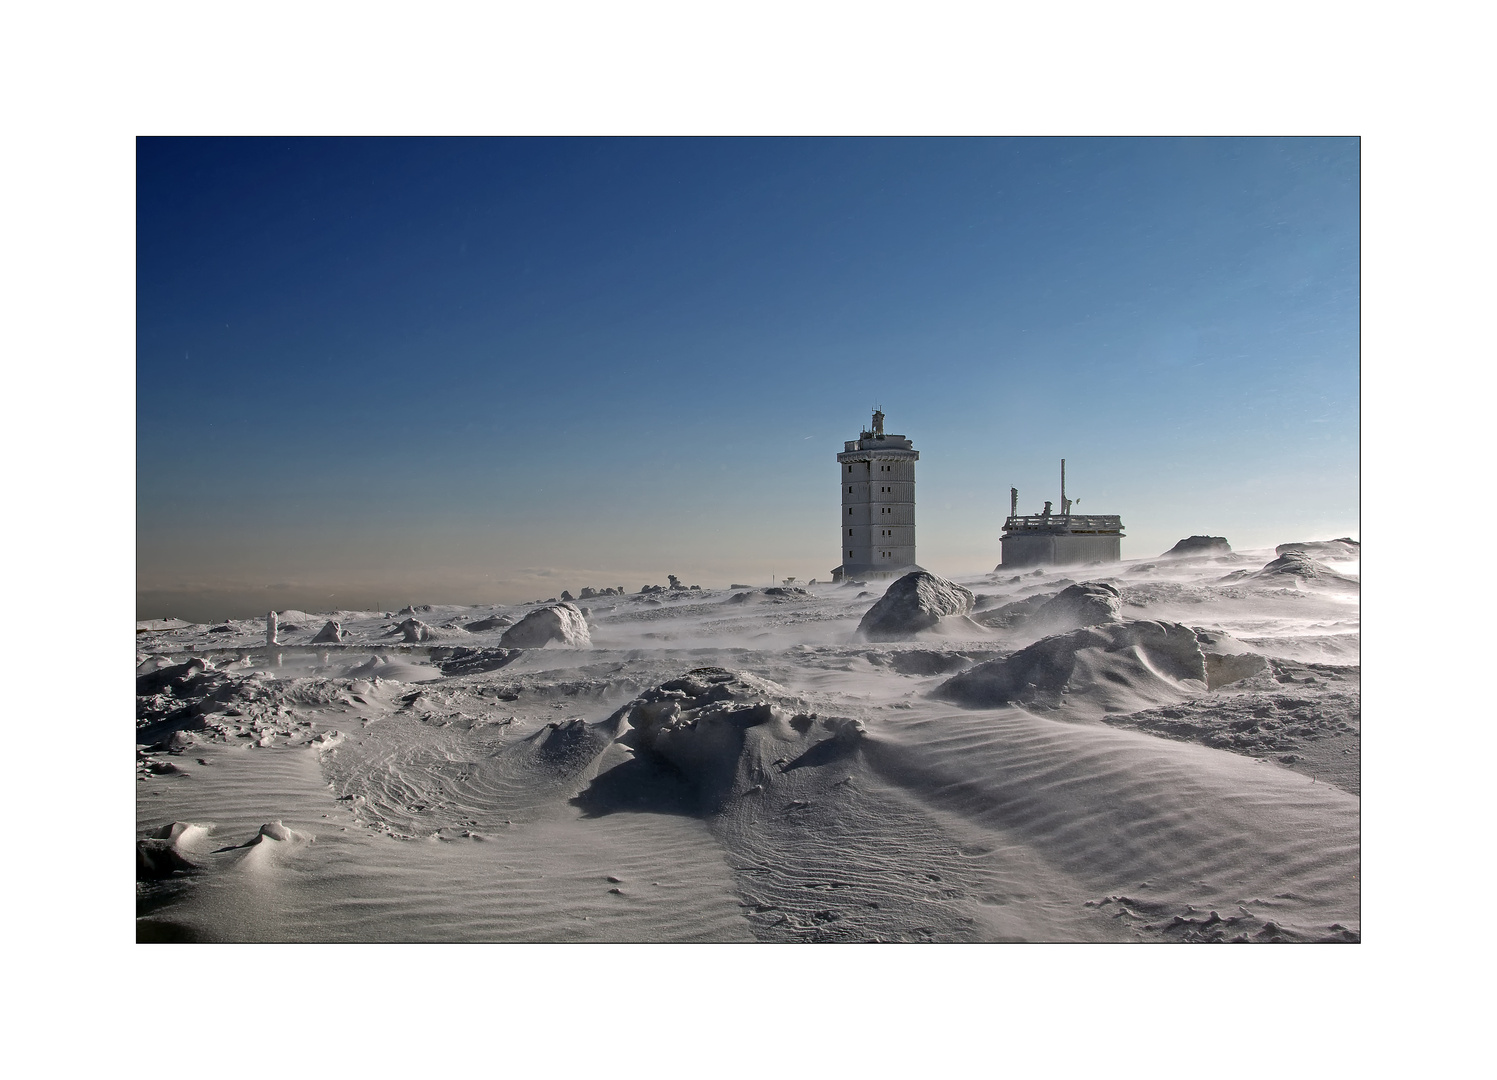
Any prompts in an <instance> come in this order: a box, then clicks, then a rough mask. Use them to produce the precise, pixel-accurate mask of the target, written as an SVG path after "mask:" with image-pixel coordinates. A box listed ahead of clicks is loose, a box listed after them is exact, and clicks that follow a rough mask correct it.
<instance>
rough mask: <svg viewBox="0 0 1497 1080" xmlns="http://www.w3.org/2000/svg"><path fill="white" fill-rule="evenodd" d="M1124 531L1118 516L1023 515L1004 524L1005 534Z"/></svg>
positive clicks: (1120, 518) (1011, 518)
mask: <svg viewBox="0 0 1497 1080" xmlns="http://www.w3.org/2000/svg"><path fill="white" fill-rule="evenodd" d="M1122 529H1123V519H1122V517H1121V516H1120V515H1118V514H1022V515H1017V516H1014V517H1010V518H1009V519H1008V520H1007V521H1005V522H1004V523H1003V531H1004V532H1047V533H1116V532H1121V531H1122Z"/></svg>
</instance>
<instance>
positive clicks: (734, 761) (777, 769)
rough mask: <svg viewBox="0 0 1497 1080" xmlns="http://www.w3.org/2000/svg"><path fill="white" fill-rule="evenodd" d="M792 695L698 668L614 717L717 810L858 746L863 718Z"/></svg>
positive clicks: (634, 742)
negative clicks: (813, 708) (812, 709)
mask: <svg viewBox="0 0 1497 1080" xmlns="http://www.w3.org/2000/svg"><path fill="white" fill-rule="evenodd" d="M789 698H790V695H789V694H788V692H787V691H786V690H785V689H784V688H783V687H779V686H776V685H775V684H773V683H771V682H769V681H768V680H766V679H760V678H756V677H755V676H753V675H749V674H746V673H744V672H733V671H728V670H726V669H724V668H717V667H704V668H696V669H694V670H692V671H690V672H688V673H687V674H686V675H685V676H683V677H682V678H679V679H673V680H671V681H670V682H666V683H663V684H661V685H660V686H658V687H656V688H654V689H652V690H648V691H646V692H645V693H644V694H642V695H641V696H640V697H638V698H636V699H635V700H634V701H631V702H630V703H629V704H628V705H626V706H624V707H623V708H622V709H620V710H619V711H618V712H617V713H615V714H614V716H613V718H612V720H611V722H612V723H614V724H615V725H617V726H618V727H619V729H620V730H621V731H622V732H623V739H622V741H623V742H624V743H626V744H627V745H630V746H632V747H634V748H635V749H636V750H639V751H642V752H644V753H647V754H651V755H655V756H657V757H659V758H660V759H662V760H664V761H666V762H669V763H670V764H671V765H672V766H674V767H675V768H676V769H677V770H679V771H680V773H681V774H682V775H683V776H684V777H685V778H686V779H687V780H688V781H689V782H690V783H691V784H692V786H693V787H694V788H695V790H696V792H697V795H698V797H699V799H700V801H701V806H702V807H703V808H704V809H706V810H708V811H716V810H720V809H721V808H722V807H723V806H724V804H726V803H727V802H728V801H729V800H730V799H734V798H740V797H742V796H744V795H746V794H749V793H754V794H759V793H762V792H764V791H765V790H766V789H767V788H768V787H769V786H770V785H771V784H772V783H773V778H774V777H775V776H777V775H779V774H781V773H782V772H785V771H789V770H790V769H793V768H796V767H797V765H798V764H800V765H807V764H825V763H827V762H828V761H831V760H833V759H834V758H835V757H837V756H840V755H842V754H843V753H850V752H852V751H853V750H854V749H855V748H856V744H857V740H858V739H859V738H861V737H862V735H863V734H864V729H863V725H862V724H861V723H859V722H858V721H856V720H848V719H842V718H834V717H818V716H817V715H816V714H815V713H807V712H800V711H795V710H793V709H792V708H790V707H787V704H786V703H787V702H788V701H789ZM813 748H818V752H817V753H816V754H814V755H813V754H812V753H811V751H812V750H813Z"/></svg>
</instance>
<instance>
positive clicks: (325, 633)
mask: <svg viewBox="0 0 1497 1080" xmlns="http://www.w3.org/2000/svg"><path fill="white" fill-rule="evenodd" d="M342 640H343V626H342V624H340V623H339V622H338V620H336V619H329V620H328V621H327V625H325V626H324V627H323V628H322V629H321V630H319V631H317V636H316V637H314V638H313V639H312V644H313V645H322V644H327V643H333V642H340V641H342Z"/></svg>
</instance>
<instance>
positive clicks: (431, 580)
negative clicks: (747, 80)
mask: <svg viewBox="0 0 1497 1080" xmlns="http://www.w3.org/2000/svg"><path fill="white" fill-rule="evenodd" d="M1358 155H1359V147H1358V143H1357V140H1355V139H1349V138H1348V139H1285V140H1278V139H1012V140H1010V139H971V140H945V139H891V140H863V139H847V140H840V139H829V140H821V139H785V140H777V139H700V140H698V139H664V140H655V139H498V140H428V139H395V140H313V139H291V140H260V139H229V140H212V139H142V140H141V141H140V142H139V144H138V188H137V201H138V223H137V224H138V228H137V245H138V263H137V266H138V280H137V309H138V322H137V344H138V348H137V371H138V395H137V402H138V404H137V410H138V412H137V419H138V447H137V461H138V484H137V509H138V525H137V536H138V581H137V585H138V604H139V615H140V617H142V618H147V617H159V616H162V615H169V614H170V615H180V616H184V617H188V618H201V619H207V618H221V617H225V616H230V615H234V616H242V615H249V614H254V613H260V612H263V611H265V610H266V609H267V608H269V607H277V608H284V607H288V606H290V607H306V608H311V609H314V610H318V609H321V610H326V609H329V608H335V607H364V606H375V605H378V606H381V607H385V608H389V607H394V606H399V605H402V604H406V603H410V602H416V603H421V602H433V603H488V602H515V601H521V600H526V599H532V598H544V597H549V596H555V595H557V594H559V592H560V591H561V590H562V589H563V588H569V589H572V590H573V591H574V592H575V591H576V590H577V589H578V588H580V587H582V586H584V585H594V586H604V585H623V586H625V587H626V588H628V589H630V590H631V591H632V590H634V589H638V588H639V587H640V585H642V584H644V583H646V582H656V581H659V582H663V581H664V580H665V576H666V574H667V573H675V574H678V575H680V576H681V577H682V578H684V579H686V580H687V581H689V582H700V583H701V584H703V585H709V586H711V585H716V586H721V585H725V584H727V583H729V582H730V581H740V582H767V581H768V580H769V578H770V575H771V574H774V575H777V576H780V577H784V576H788V575H790V574H795V575H797V576H800V577H804V578H809V577H819V578H825V577H827V576H828V574H829V571H830V570H831V568H832V566H834V565H835V564H836V563H837V562H838V556H839V552H840V543H839V535H840V525H839V523H838V509H839V498H838V479H837V467H836V462H835V454H836V453H837V451H839V450H841V448H842V441H843V440H845V439H852V438H856V437H857V434H858V432H859V431H860V430H861V429H862V428H863V427H864V426H866V425H867V423H868V418H869V414H870V412H871V411H872V409H873V407H874V406H875V405H877V406H878V407H880V408H882V409H883V410H884V411H885V413H887V415H888V421H887V427H888V430H890V431H892V432H896V433H899V434H903V435H908V436H909V437H910V438H912V439H913V440H914V442H915V446H916V448H917V449H919V450H920V452H921V461H920V464H919V465H918V466H917V474H916V475H917V480H918V483H917V508H918V511H917V513H918V519H917V520H918V530H917V533H918V545H919V560H920V562H921V564H922V565H924V566H926V567H927V568H929V569H932V570H934V571H936V572H938V573H952V574H954V573H961V572H967V571H972V570H988V569H991V568H992V567H993V566H994V565H995V564H997V562H998V560H999V557H1000V552H999V545H998V538H999V535H1000V528H1001V525H1002V520H1003V517H1004V515H1005V514H1006V513H1007V509H1008V489H1009V487H1010V486H1011V485H1012V486H1016V487H1018V488H1019V492H1020V508H1021V510H1030V511H1037V510H1038V509H1039V507H1040V505H1041V504H1042V502H1043V501H1044V500H1045V499H1056V498H1058V488H1059V475H1058V474H1059V459H1060V458H1061V457H1065V458H1066V459H1067V481H1068V482H1067V487H1068V493H1069V494H1071V495H1072V496H1073V497H1079V499H1080V504H1079V505H1078V506H1077V508H1076V509H1077V510H1078V511H1080V512H1083V513H1085V512H1091V513H1117V514H1121V515H1122V517H1123V520H1124V523H1125V531H1126V532H1127V534H1128V536H1127V539H1125V540H1124V541H1123V553H1124V557H1128V558H1131V557H1139V556H1146V555H1154V554H1158V553H1159V552H1161V551H1163V550H1165V549H1166V548H1168V547H1169V546H1170V545H1171V544H1173V543H1174V542H1175V541H1176V540H1177V539H1179V538H1180V537H1182V536H1186V535H1190V534H1192V533H1208V534H1213V535H1223V536H1226V537H1227V538H1228V539H1229V540H1230V541H1231V543H1232V544H1233V546H1234V547H1239V548H1242V547H1261V546H1268V545H1272V544H1275V543H1281V542H1284V541H1287V540H1299V539H1312V538H1322V537H1329V536H1343V535H1352V536H1356V535H1358V532H1357V529H1358V385H1359V384H1358V317H1359V312H1358V259H1359V251H1358V220H1359V208H1358V189H1359V161H1358Z"/></svg>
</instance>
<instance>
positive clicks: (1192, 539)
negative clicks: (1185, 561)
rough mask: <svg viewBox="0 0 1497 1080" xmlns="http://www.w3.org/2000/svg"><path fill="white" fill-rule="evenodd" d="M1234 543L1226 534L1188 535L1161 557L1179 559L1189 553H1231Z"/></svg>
mask: <svg viewBox="0 0 1497 1080" xmlns="http://www.w3.org/2000/svg"><path fill="white" fill-rule="evenodd" d="M1230 554H1232V545H1231V544H1228V543H1227V538H1226V537H1225V536H1187V537H1186V538H1185V539H1184V540H1181V541H1180V542H1179V543H1178V544H1176V545H1175V546H1174V547H1172V548H1170V549H1169V550H1168V551H1166V552H1165V553H1164V554H1163V555H1161V556H1160V558H1161V559H1178V558H1182V557H1184V556H1187V555H1230Z"/></svg>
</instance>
